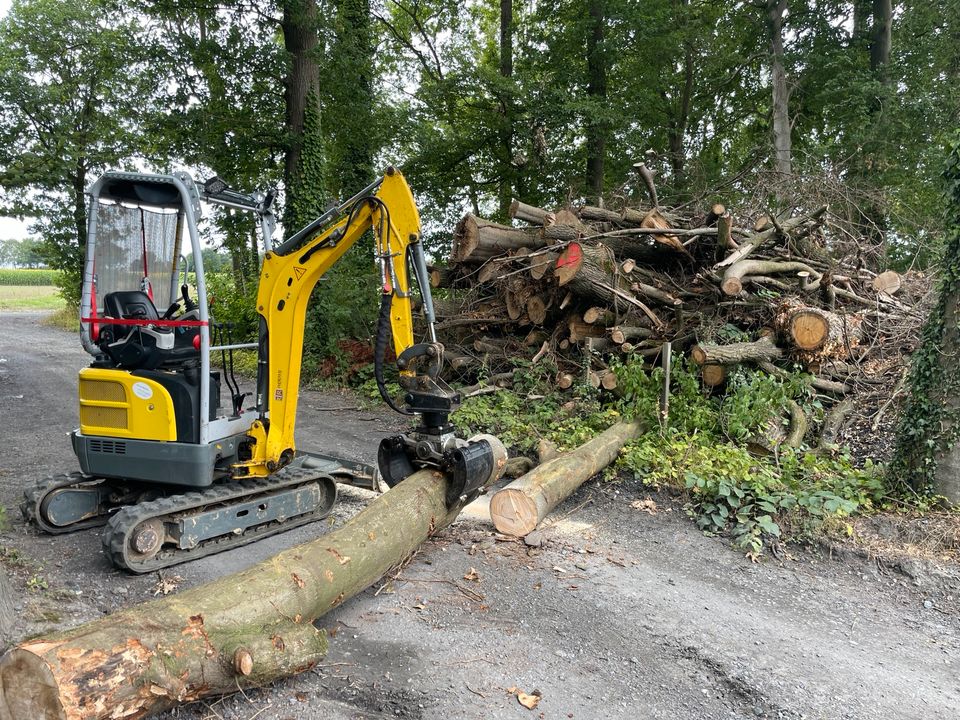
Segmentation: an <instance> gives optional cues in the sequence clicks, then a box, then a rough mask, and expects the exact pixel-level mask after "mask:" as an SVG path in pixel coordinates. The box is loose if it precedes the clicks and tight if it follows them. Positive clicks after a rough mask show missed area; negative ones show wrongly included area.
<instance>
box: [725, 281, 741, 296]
mask: <svg viewBox="0 0 960 720" xmlns="http://www.w3.org/2000/svg"><path fill="white" fill-rule="evenodd" d="M720 289H721V290H723V294H724V295H729V296H731V297H733V296H735V295H739V294H740V293H741V292H742V291H743V283H742V282H740V278H737V277H726V278H724V279H723V281H722V282H721V283H720Z"/></svg>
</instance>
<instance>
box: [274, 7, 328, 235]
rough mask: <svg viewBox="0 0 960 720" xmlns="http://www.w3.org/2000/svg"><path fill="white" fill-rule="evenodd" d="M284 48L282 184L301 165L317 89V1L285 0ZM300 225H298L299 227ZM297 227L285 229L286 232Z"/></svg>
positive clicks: (293, 179)
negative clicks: (286, 59) (306, 119)
mask: <svg viewBox="0 0 960 720" xmlns="http://www.w3.org/2000/svg"><path fill="white" fill-rule="evenodd" d="M282 5H283V18H282V20H281V23H280V26H281V29H282V31H283V47H284V49H285V50H286V51H287V53H288V54H289V55H290V64H289V68H288V70H287V75H286V78H285V79H284V83H283V84H284V104H285V109H286V126H285V129H286V132H287V136H288V137H289V138H290V144H289V145H288V147H287V151H286V153H285V156H284V161H283V183H284V187H286V188H292V187H294V186H295V184H296V176H297V170H298V168H299V167H300V151H301V149H302V144H303V123H304V115H305V113H306V108H307V98H308V97H310V96H311V95H314V96H315V93H316V92H317V91H318V83H319V71H318V68H317V60H316V52H317V3H316V0H284V2H283V3H282ZM298 227H299V226H298ZM296 229H297V228H296V227H293V228H289V229H287V232H288V233H293V232H295V231H296Z"/></svg>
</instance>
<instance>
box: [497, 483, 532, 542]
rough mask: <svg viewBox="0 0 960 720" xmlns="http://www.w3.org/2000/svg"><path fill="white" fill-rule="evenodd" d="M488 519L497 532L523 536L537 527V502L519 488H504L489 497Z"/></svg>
mask: <svg viewBox="0 0 960 720" xmlns="http://www.w3.org/2000/svg"><path fill="white" fill-rule="evenodd" d="M490 519H491V520H492V521H493V526H494V527H495V528H496V529H497V531H498V532H501V533H503V534H504V535H511V536H513V537H524V536H526V535H529V534H530V533H532V532H533V531H534V530H535V529H536V527H537V522H538V518H537V504H536V503H535V502H534V501H533V500H532V499H531V498H529V497H528V496H527V495H525V494H524V493H522V492H521V491H519V490H514V489H511V488H504V489H503V490H500V491H498V492H496V493H494V495H493V497H491V498H490Z"/></svg>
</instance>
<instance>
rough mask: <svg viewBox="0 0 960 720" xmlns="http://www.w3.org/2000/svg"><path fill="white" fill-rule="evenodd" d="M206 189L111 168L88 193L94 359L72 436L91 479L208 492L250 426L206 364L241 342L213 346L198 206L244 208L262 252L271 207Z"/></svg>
mask: <svg viewBox="0 0 960 720" xmlns="http://www.w3.org/2000/svg"><path fill="white" fill-rule="evenodd" d="M211 185H212V184H208V185H198V184H197V183H195V182H194V181H193V179H192V178H191V177H190V176H189V175H187V174H186V173H180V174H175V175H148V174H142V173H121V172H110V173H106V174H105V175H103V176H102V177H101V178H100V179H99V180H98V181H97V182H96V183H95V184H94V185H93V187H92V188H91V189H90V216H89V217H90V220H89V228H88V238H87V253H86V264H85V269H84V277H83V290H82V295H81V318H80V320H81V341H82V343H83V347H84V348H85V349H86V350H87V352H89V353H90V354H91V355H92V356H93V360H92V362H91V364H90V367H88V368H84V369H83V370H81V371H80V382H79V389H80V390H79V394H80V398H79V399H80V427H79V429H78V430H76V431H75V432H74V433H73V434H72V440H73V447H74V450H75V452H76V454H77V457H78V459H79V461H80V467H81V469H82V470H83V472H84V473H85V474H87V475H93V476H100V477H108V478H123V479H124V480H129V481H139V482H144V483H151V484H155V483H159V484H168V485H176V486H179V487H207V486H209V485H211V484H212V483H213V482H214V480H215V479H217V477H222V476H224V475H226V474H228V472H229V465H230V462H231V461H233V460H235V459H236V455H237V452H238V449H239V445H240V443H241V440H242V438H243V437H244V435H245V433H246V432H247V431H248V430H249V429H250V425H251V424H252V422H253V420H254V416H253V415H252V414H251V415H246V416H245V414H244V408H243V407H242V397H243V396H242V395H241V394H240V393H239V388H238V386H237V385H236V381H235V378H234V377H233V376H232V374H230V373H227V370H226V368H224V369H220V370H218V369H215V368H213V367H212V364H211V356H212V355H213V354H216V353H218V352H219V351H220V350H221V349H222V346H223V345H224V344H225V345H230V346H231V351H232V349H234V348H235V347H238V346H234V345H232V344H231V343H229V342H226V343H222V344H221V345H220V346H218V345H215V344H214V343H213V339H214V337H218V336H219V335H220V332H219V329H220V328H219V326H217V325H216V323H215V322H214V321H213V319H212V318H211V315H210V308H209V306H208V303H207V290H206V278H205V275H204V269H203V255H202V249H203V244H202V241H201V238H200V235H199V230H198V226H199V224H200V220H201V207H202V202H206V203H214V204H220V205H225V206H228V207H231V208H235V209H239V210H242V211H247V212H249V213H250V214H251V215H252V219H255V220H256V221H258V224H259V226H260V230H261V234H262V235H263V240H264V243H265V245H266V247H267V248H269V246H270V236H271V235H272V232H273V225H274V220H273V214H272V210H271V208H270V204H271V203H270V202H268V201H269V200H270V198H268V197H267V196H264V195H241V194H239V193H233V192H230V191H228V190H226V188H225V187H215V186H214V187H211ZM221 185H222V184H221ZM185 255H189V256H190V257H191V259H192V261H193V262H192V265H193V274H192V275H193V276H192V277H189V278H188V279H189V280H190V281H191V282H190V283H189V284H192V285H193V286H194V287H193V290H192V291H191V288H190V287H189V284H188V283H187V282H181V280H182V279H183V276H184V271H185V268H184V267H183V266H182V265H183V263H184V262H185V259H184V256H185ZM249 347H251V348H255V347H256V344H255V343H251V344H250V345H249ZM225 385H226V387H224V386H225ZM225 391H229V392H226V393H225ZM224 394H228V395H231V396H232V397H228V398H227V399H226V402H224V398H223V395H224ZM238 396H239V398H238ZM238 399H239V401H238Z"/></svg>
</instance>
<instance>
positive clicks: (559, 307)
mask: <svg viewBox="0 0 960 720" xmlns="http://www.w3.org/2000/svg"><path fill="white" fill-rule="evenodd" d="M638 172H639V173H640V175H641V177H643V179H644V181H645V184H646V187H647V193H648V195H649V202H646V203H644V205H642V206H631V205H629V204H626V203H620V204H619V205H618V206H617V207H615V208H614V207H597V206H592V205H580V206H571V207H565V208H561V209H556V210H546V209H543V208H538V207H533V206H531V205H527V204H524V203H523V202H520V201H514V202H513V204H512V206H511V208H510V216H511V218H512V219H513V224H512V225H503V224H498V223H495V222H491V221H489V220H484V219H482V218H479V217H477V216H475V215H474V214H468V215H466V216H465V217H464V218H463V219H462V220H460V222H459V223H458V224H457V226H456V229H455V230H454V232H453V243H452V251H451V256H450V258H449V260H448V262H447V263H446V264H445V265H443V266H436V267H433V268H431V283H432V285H433V286H434V287H437V288H448V289H449V291H448V292H447V293H440V295H442V296H445V297H441V299H440V300H438V301H437V314H438V320H439V323H438V330H439V332H440V339H441V341H443V342H444V344H445V346H446V360H447V363H448V364H449V366H450V368H451V370H452V371H453V372H451V370H448V375H449V376H453V377H457V376H458V375H459V377H460V379H461V380H462V381H464V382H466V383H472V384H468V385H467V387H465V388H464V393H465V394H468V395H469V394H470V393H476V392H489V391H492V390H491V389H492V388H493V387H494V386H497V385H508V384H509V383H510V381H511V378H512V376H513V368H514V367H515V365H516V364H517V361H518V360H523V361H525V362H527V363H529V361H531V360H532V361H533V362H535V363H536V362H541V361H543V360H544V359H545V358H547V359H550V360H552V361H553V362H554V364H555V365H556V367H557V368H558V370H557V374H556V377H555V382H556V385H557V387H559V388H561V389H566V388H569V387H571V386H573V385H574V384H576V383H589V384H591V385H593V386H594V387H598V388H600V387H602V388H604V389H606V390H615V388H616V384H617V378H616V376H615V375H614V374H613V373H612V372H610V370H609V368H608V362H609V358H610V357H611V356H614V355H632V356H634V358H642V359H644V361H645V362H648V363H651V364H654V363H658V362H661V355H662V353H663V349H664V344H665V343H667V342H670V344H671V348H672V352H674V353H677V352H682V353H685V354H688V355H689V357H690V358H691V359H692V360H693V362H694V363H696V365H697V366H698V367H699V371H700V373H701V377H702V380H703V384H704V385H705V386H706V387H708V388H716V389H717V391H722V388H723V386H724V384H725V382H726V379H727V375H728V373H729V371H730V369H731V368H732V367H733V366H736V365H739V364H744V363H747V364H750V365H751V366H753V367H758V368H760V369H762V370H763V371H765V372H767V373H772V374H777V375H783V374H785V372H786V371H790V370H795V369H798V368H801V369H803V370H805V371H808V372H810V373H811V374H812V375H813V380H812V385H813V387H814V388H815V389H816V391H817V392H819V393H822V394H823V395H824V401H825V404H826V405H827V406H831V405H834V404H836V405H838V406H839V407H838V413H842V414H846V413H848V412H849V410H850V409H851V406H852V403H850V402H848V403H845V404H842V403H840V401H841V400H842V399H843V398H844V397H850V396H853V395H856V394H857V391H858V389H860V390H863V391H864V392H866V393H868V394H869V392H871V391H872V390H873V391H875V390H879V389H881V386H882V387H883V388H884V389H886V390H887V391H888V392H889V390H890V388H891V382H892V383H893V384H896V382H897V381H898V379H899V377H900V374H901V373H902V371H903V369H904V368H905V366H906V358H907V356H908V355H909V353H910V352H911V351H912V350H913V349H914V346H915V342H916V336H917V330H918V328H919V325H920V324H921V322H922V316H923V309H922V303H921V302H920V301H921V299H922V298H923V297H924V296H925V294H926V290H927V289H928V287H929V283H927V282H925V281H924V279H923V278H920V277H919V276H918V275H917V274H913V273H912V274H908V275H905V276H901V275H899V274H898V273H895V272H892V271H885V272H880V268H870V267H866V266H865V264H864V262H863V260H862V255H861V254H859V253H857V252H856V250H855V248H854V249H853V250H851V251H849V252H842V251H838V248H837V247H835V246H834V243H833V241H832V232H831V229H832V227H831V226H832V216H831V214H830V212H829V210H828V208H827V207H826V206H822V207H814V208H791V209H790V210H788V211H785V212H781V213H774V212H751V211H748V210H746V209H739V208H727V207H725V206H724V205H723V204H720V203H715V204H712V205H710V206H709V207H705V208H703V209H701V210H699V211H696V210H695V209H691V206H686V209H682V208H674V209H668V208H666V207H663V206H661V205H660V203H659V201H658V199H657V193H656V188H655V186H654V184H653V178H652V175H651V174H650V173H649V171H647V169H646V168H645V167H644V166H642V165H641V166H639V167H638ZM850 247H851V245H850V244H849V243H846V244H845V245H844V248H850ZM521 364H522V363H521ZM478 376H479V377H485V378H486V380H485V382H484V383H476V382H474V381H475V380H476V377H478ZM874 409H876V408H874ZM828 419H829V418H828ZM834 420H836V419H834ZM840 420H842V418H840ZM822 429H823V430H824V431H825V432H828V434H829V432H831V431H830V428H829V426H828V427H827V428H822ZM831 437H832V436H831ZM801 440H802V434H801ZM815 440H816V439H815V438H810V437H808V438H807V442H811V441H814V442H815Z"/></svg>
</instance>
